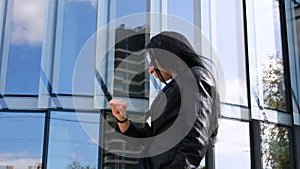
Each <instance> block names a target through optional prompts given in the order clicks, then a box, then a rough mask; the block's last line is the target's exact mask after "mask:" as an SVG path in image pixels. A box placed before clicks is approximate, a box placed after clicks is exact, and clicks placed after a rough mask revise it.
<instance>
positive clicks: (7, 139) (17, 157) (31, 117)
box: [0, 112, 45, 169]
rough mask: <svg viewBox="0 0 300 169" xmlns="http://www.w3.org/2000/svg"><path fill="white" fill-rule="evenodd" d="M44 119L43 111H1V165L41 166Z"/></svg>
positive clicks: (19, 166) (16, 167)
mask: <svg viewBox="0 0 300 169" xmlns="http://www.w3.org/2000/svg"><path fill="white" fill-rule="evenodd" d="M44 121H45V114H43V113H12V112H10V113H4V112H0V166H11V167H13V168H14V169H23V168H30V166H32V167H38V166H41V163H42V148H43V135H44ZM0 168H1V167H0Z"/></svg>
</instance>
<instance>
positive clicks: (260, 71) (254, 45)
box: [247, 0, 286, 111]
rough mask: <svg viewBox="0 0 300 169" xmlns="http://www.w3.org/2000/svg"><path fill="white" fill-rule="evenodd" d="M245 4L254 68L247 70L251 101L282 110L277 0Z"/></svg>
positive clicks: (283, 106) (280, 52)
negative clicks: (251, 89) (249, 79)
mask: <svg viewBox="0 0 300 169" xmlns="http://www.w3.org/2000/svg"><path fill="white" fill-rule="evenodd" d="M247 5H248V11H247V18H248V20H249V23H248V30H249V31H248V37H249V52H250V53H249V57H250V59H251V63H252V68H251V69H252V70H254V71H251V73H252V74H251V76H252V80H251V81H252V88H253V89H254V91H253V94H254V97H255V100H259V101H260V102H259V104H260V105H261V106H265V107H267V108H271V109H276V110H281V111H285V110H286V96H285V92H286V91H285V88H286V87H285V84H284V76H283V75H284V69H283V55H284V54H283V53H282V42H281V41H282V39H281V23H280V3H279V1H275V0H265V1H260V0H247ZM266 11H268V12H266ZM254 102H255V101H254ZM260 105H259V106H260Z"/></svg>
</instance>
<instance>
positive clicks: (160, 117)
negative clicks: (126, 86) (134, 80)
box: [117, 67, 220, 169]
mask: <svg viewBox="0 0 300 169" xmlns="http://www.w3.org/2000/svg"><path fill="white" fill-rule="evenodd" d="M192 83H193V84H194V85H193V84H192ZM195 84H196V85H195ZM219 111H220V109H219V98H218V94H217V91H216V85H215V81H214V79H213V77H212V76H211V74H210V73H209V72H208V71H206V70H205V69H203V68H200V67H194V68H191V69H190V70H188V71H187V72H185V73H183V74H181V75H178V76H177V77H176V78H175V79H173V80H172V81H171V82H170V83H168V84H167V85H166V86H165V87H164V88H163V90H162V91H161V92H160V93H159V94H158V96H157V97H156V98H155V100H154V101H153V103H152V105H151V109H150V110H149V111H148V112H147V114H146V119H147V118H148V117H149V116H151V119H152V121H151V123H149V124H148V123H145V126H144V127H143V128H137V127H135V126H134V125H133V124H132V123H131V124H130V127H129V129H128V130H127V131H126V132H125V133H124V134H125V135H127V136H131V137H138V138H145V137H152V136H157V135H159V134H161V133H164V132H166V131H167V130H169V129H170V128H172V129H174V130H173V131H171V132H170V133H171V134H169V135H167V136H168V137H166V138H165V141H166V142H167V143H163V142H164V141H162V145H166V144H168V142H170V141H171V142H172V140H176V139H178V137H182V138H179V139H180V140H179V142H176V144H174V143H173V144H174V146H172V147H170V149H168V150H167V151H165V152H162V153H160V154H157V155H154V156H152V155H151V154H150V156H149V157H146V158H141V159H140V167H141V168H142V169H171V168H172V169H183V168H198V167H199V166H200V162H201V160H202V158H203V157H204V155H205V152H206V150H207V148H208V146H209V142H210V141H214V140H215V137H216V133H217V129H218V117H219ZM176 120H178V121H177V122H179V123H180V125H178V123H177V125H175V124H176ZM117 131H119V129H118V128H117ZM172 132H173V133H172ZM141 144H142V143H141ZM148 151H149V152H150V150H149V149H148ZM152 152H153V151H152Z"/></svg>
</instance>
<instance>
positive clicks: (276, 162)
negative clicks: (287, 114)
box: [261, 123, 291, 169]
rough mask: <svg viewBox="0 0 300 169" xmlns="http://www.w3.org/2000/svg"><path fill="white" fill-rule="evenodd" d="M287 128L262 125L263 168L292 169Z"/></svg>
mask: <svg viewBox="0 0 300 169" xmlns="http://www.w3.org/2000/svg"><path fill="white" fill-rule="evenodd" d="M288 135H289V130H288V128H287V127H280V126H275V125H272V124H266V123H261V137H262V143H261V147H262V162H263V164H262V165H263V168H286V169H289V168H291V157H290V147H289V145H290V143H289V136H288Z"/></svg>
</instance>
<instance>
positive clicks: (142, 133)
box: [115, 122, 151, 138]
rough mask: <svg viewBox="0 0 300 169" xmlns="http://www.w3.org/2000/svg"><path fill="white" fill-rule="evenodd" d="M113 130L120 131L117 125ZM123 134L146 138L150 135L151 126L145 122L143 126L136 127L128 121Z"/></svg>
mask: <svg viewBox="0 0 300 169" xmlns="http://www.w3.org/2000/svg"><path fill="white" fill-rule="evenodd" d="M115 130H116V131H117V132H119V133H121V131H120V128H119V126H118V125H117V126H116V129H115ZM123 134H124V135H126V136H129V137H134V138H146V137H150V136H151V127H150V126H149V125H148V124H147V123H146V124H145V126H144V127H142V128H137V127H136V126H135V125H134V124H133V123H132V122H130V125H129V128H128V129H127V130H126V132H125V133H123Z"/></svg>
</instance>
